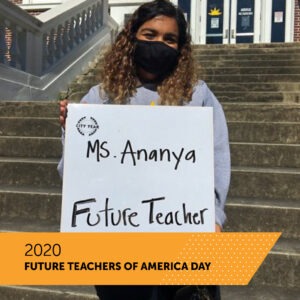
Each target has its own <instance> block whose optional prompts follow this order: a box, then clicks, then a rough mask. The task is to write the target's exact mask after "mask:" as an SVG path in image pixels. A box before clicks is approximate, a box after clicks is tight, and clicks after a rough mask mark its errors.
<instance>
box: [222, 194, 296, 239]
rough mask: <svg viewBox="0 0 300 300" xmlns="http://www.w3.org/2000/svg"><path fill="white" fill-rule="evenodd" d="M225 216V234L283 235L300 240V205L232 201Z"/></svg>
mask: <svg viewBox="0 0 300 300" xmlns="http://www.w3.org/2000/svg"><path fill="white" fill-rule="evenodd" d="M226 215H227V222H226V224H225V227H224V231H226V232H282V237H283V238H289V239H297V240H298V241H299V240H300V206H299V201H295V200H285V199H283V200H272V201H270V200H269V201H267V200H264V199H251V198H229V199H228V200H227V203H226Z"/></svg>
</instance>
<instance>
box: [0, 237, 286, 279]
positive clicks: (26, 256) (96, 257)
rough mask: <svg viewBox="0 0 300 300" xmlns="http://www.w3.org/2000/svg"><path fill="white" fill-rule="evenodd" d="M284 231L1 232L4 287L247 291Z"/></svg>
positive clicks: (0, 262) (0, 275) (0, 263)
mask: <svg viewBox="0 0 300 300" xmlns="http://www.w3.org/2000/svg"><path fill="white" fill-rule="evenodd" d="M279 236H280V233H278V232H275V233H273V232H272V233H268V232H267V233H0V244H1V247H0V284H2V285H4V284H11V285H60V284H64V285H90V284H103V285H115V284H117V285H123V284H124V285H173V284H178V285H204V284H205V285H211V284H218V285H246V284H248V283H249V281H250V280H251V278H252V277H253V275H254V274H255V272H256V271H257V269H258V268H259V266H260V265H261V263H262V262H263V260H264V259H265V257H266V255H267V254H268V252H269V251H270V249H271V248H272V247H273V245H274V244H275V243H276V241H277V239H278V238H279Z"/></svg>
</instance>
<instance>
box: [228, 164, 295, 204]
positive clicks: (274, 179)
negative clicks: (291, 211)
mask: <svg viewBox="0 0 300 300" xmlns="http://www.w3.org/2000/svg"><path fill="white" fill-rule="evenodd" d="M299 182H300V170H299V169H283V168H251V167H232V176H231V183H230V189H229V194H228V195H229V197H230V198H252V199H265V200H272V199H285V200H294V201H297V202H298V205H299V203H300V185H299Z"/></svg>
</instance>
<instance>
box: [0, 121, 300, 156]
mask: <svg viewBox="0 0 300 300" xmlns="http://www.w3.org/2000/svg"><path fill="white" fill-rule="evenodd" d="M1 123H2V132H1V134H0V136H2V138H3V139H2V143H3V144H2V145H3V146H5V143H11V144H12V143H13V142H14V141H15V140H16V139H15V140H10V141H9V139H7V138H5V137H7V136H14V137H17V136H23V137H44V138H46V137H47V138H57V139H58V138H60V136H61V128H60V125H59V122H58V121H57V119H54V118H45V119H43V118H27V119H24V118H0V124H1ZM228 127H229V132H230V140H231V141H232V142H253V143H280V144H285V143H287V144H299V143H300V123H299V122H240V121H229V122H228ZM25 141H30V139H27V140H26V139H23V140H22V141H21V140H20V141H19V142H18V143H19V144H17V145H16V146H15V147H16V148H17V147H19V146H20V144H21V143H22V142H25ZM53 141H55V139H53ZM43 142H44V145H45V143H46V140H45V139H44V141H43ZM43 142H42V141H41V142H40V143H41V145H40V146H41V147H42V145H43ZM56 143H57V140H56ZM15 151H17V149H16V150H15Z"/></svg>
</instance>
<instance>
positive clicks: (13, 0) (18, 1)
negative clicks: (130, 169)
mask: <svg viewBox="0 0 300 300" xmlns="http://www.w3.org/2000/svg"><path fill="white" fill-rule="evenodd" d="M9 1H10V2H12V3H14V4H22V3H23V0H9Z"/></svg>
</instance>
